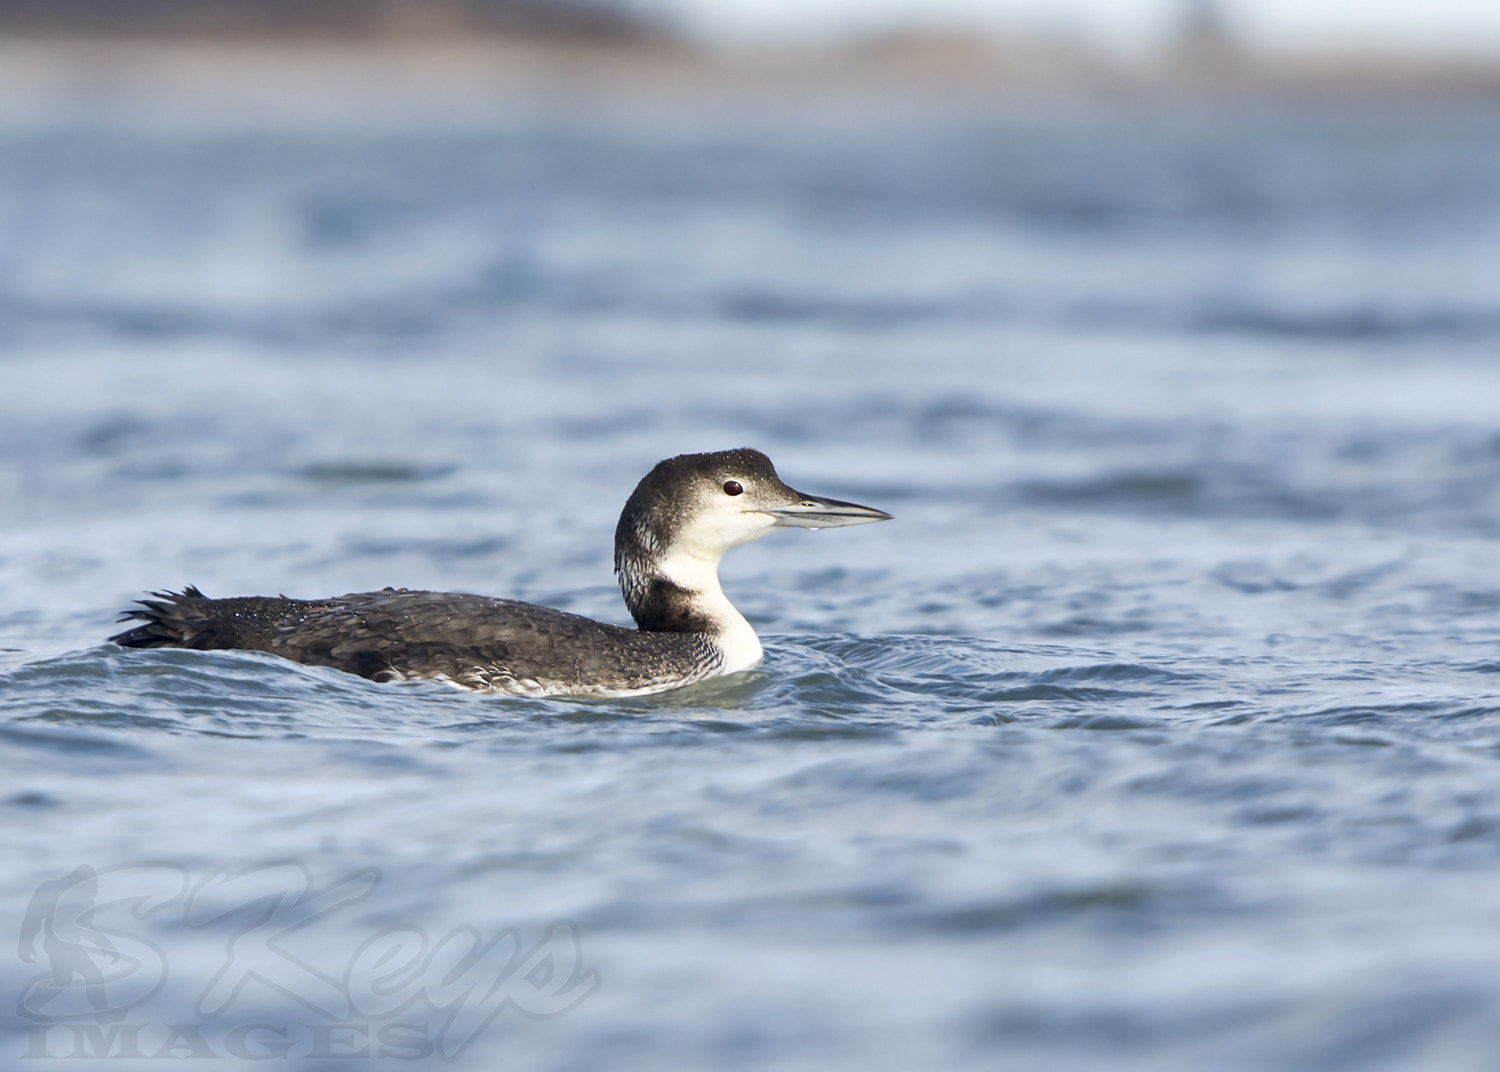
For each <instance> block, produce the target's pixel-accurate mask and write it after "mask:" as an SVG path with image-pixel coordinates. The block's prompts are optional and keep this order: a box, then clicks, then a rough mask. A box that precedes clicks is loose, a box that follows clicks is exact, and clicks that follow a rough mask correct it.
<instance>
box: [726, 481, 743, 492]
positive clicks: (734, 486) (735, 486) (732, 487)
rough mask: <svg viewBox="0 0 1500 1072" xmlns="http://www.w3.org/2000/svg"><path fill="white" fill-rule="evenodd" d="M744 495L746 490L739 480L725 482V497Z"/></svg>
mask: <svg viewBox="0 0 1500 1072" xmlns="http://www.w3.org/2000/svg"><path fill="white" fill-rule="evenodd" d="M744 493H745V489H744V487H743V485H741V484H740V482H739V481H738V480H726V481H724V494H725V495H743V494H744Z"/></svg>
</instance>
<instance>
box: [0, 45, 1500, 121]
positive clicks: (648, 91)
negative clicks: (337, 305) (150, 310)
mask: <svg viewBox="0 0 1500 1072" xmlns="http://www.w3.org/2000/svg"><path fill="white" fill-rule="evenodd" d="M1287 98H1291V99H1313V100H1336V101H1360V100H1375V101H1388V100H1392V99H1396V100H1402V99H1415V100H1422V99H1433V98H1438V99H1454V98H1457V99H1465V100H1478V101H1483V102H1490V101H1500V63H1497V64H1490V63H1484V62H1480V61H1462V60H1441V59H1439V60H1423V59H1416V58H1408V57H1391V56H1374V55H1345V56H1336V55H1328V56H1316V57H1299V58H1287V57H1265V56H1256V55H1251V54H1248V53H1245V52H1242V51H1240V50H1237V49H1234V48H1232V47H1229V46H1226V45H1223V44H1220V43H1218V42H1206V43H1202V42H1200V43H1192V42H1189V43H1188V44H1187V45H1185V46H1182V47H1179V48H1177V49H1175V50H1171V51H1169V52H1167V53H1165V54H1163V55H1161V56H1158V57H1155V58H1153V59H1149V60H1136V61H1134V62H1131V61H1126V60H1122V59H1119V58H1117V57H1111V56H1107V55H1104V54H1102V53H1100V52H1097V51H1094V50H1090V49H1088V48H1086V47H1083V46H1081V45H1079V44H1077V43H1070V42H1067V41H1027V40H1017V41H1013V42H995V41H991V40H989V39H984V38H976V37H972V36H968V35H963V34H951V35H944V34H926V33H899V34H889V35H884V36H879V37H869V38H864V39H859V40H853V41H849V42H844V43H842V44H839V45H837V46H827V47H822V48H814V47H811V46H809V47H783V48H770V47H764V48H757V49H743V50H724V49H714V48H710V47H707V46H703V45H699V44H695V43H689V42H685V41H683V40H681V39H679V38H675V37H672V36H669V35H655V36H653V35H643V36H641V37H639V38H636V39H629V40H611V41H604V40H598V39H567V38H545V37H535V36H525V35H480V36H477V37H474V38H471V39H454V38H449V37H444V36H441V35H440V36H434V37H425V38H424V37H420V36H418V37H411V38H401V39H396V38H381V39H367V40H355V39H345V40H334V39H327V38H316V39H312V38H305V39H297V40H269V39H265V38H257V39H251V38H196V39H187V38H180V37H174V38H158V39H145V38H120V37H114V38H111V37H100V36H91V37H85V36H79V37H67V36H58V35H52V34H47V35H35V36H17V35H10V36H3V37H0V121H16V120H20V121H26V120H31V119H36V118H59V117H69V118H76V119H107V118H111V117H129V116H133V115H145V116H179V117H183V118H190V117H193V116H204V117H215V118H222V119H232V118H235V117H242V118H246V119H252V120H282V119H284V120H298V119H301V120H316V119H329V120H341V121H359V120H368V121H373V122H381V121H390V120H400V119H406V118H430V119H436V120H441V119H444V118H446V119H449V120H454V121H464V120H482V119H485V118H487V117H494V116H497V115H503V114H505V113H507V112H514V111H518V110H519V111H532V110H535V109H536V108H545V109H554V110H562V111H579V112H583V113H586V114H590V115H592V114H612V113H618V112H629V111H632V110H645V111H649V112H651V113H653V114H657V113H660V112H662V111H663V110H665V111H667V112H671V111H679V112H683V113H685V114H693V113H697V112H704V111H707V112H710V113H711V112H715V111H720V110H722V109H723V108H726V107H728V108H737V107H743V108H748V109H751V110H757V111H771V112H781V111H783V110H784V109H787V108H793V109H795V110H796V111H798V112H804V111H805V113H806V114H809V115H812V114H821V113H826V112H830V111H832V112H842V111H845V110H853V111H868V110H869V109H870V108H872V107H874V108H877V109H878V108H880V107H882V106H888V107H891V108H897V109H899V108H901V107H903V106H912V107H917V108H927V107H930V106H949V107H959V108H962V109H964V110H973V109H981V110H982V109H985V108H994V109H996V110H1000V111H1008V110H1015V109H1018V108H1020V109H1026V108H1030V107H1033V106H1037V105H1040V104H1053V105H1085V106H1094V105H1106V106H1107V105H1115V104H1120V103H1125V104H1129V103H1132V102H1144V103H1148V104H1161V103H1165V104H1169V105H1170V104H1178V103H1180V104H1186V105H1194V104H1200V103H1210V104H1212V103H1221V104H1222V103H1228V104H1234V103H1258V102H1273V103H1274V102H1276V101H1280V100H1284V99H1287Z"/></svg>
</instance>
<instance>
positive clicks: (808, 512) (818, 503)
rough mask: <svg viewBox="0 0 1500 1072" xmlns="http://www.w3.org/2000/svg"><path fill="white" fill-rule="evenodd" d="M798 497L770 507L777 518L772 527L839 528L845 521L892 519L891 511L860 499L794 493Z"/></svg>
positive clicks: (848, 523) (858, 521)
mask: <svg viewBox="0 0 1500 1072" xmlns="http://www.w3.org/2000/svg"><path fill="white" fill-rule="evenodd" d="M794 494H795V495H796V496H797V499H798V501H797V502H794V503H789V504H788V505H786V506H778V507H775V508H773V509H770V510H767V511H766V513H768V514H770V515H771V516H772V517H774V518H775V519H776V523H775V524H774V525H773V526H772V527H773V528H782V529H784V528H794V529H837V528H843V527H844V526H846V525H868V524H869V523H870V522H872V521H889V520H890V519H891V515H890V514H888V513H886V512H885V511H884V510H876V509H873V508H872V507H869V506H860V505H858V504H857V503H851V502H840V501H839V500H838V499H820V498H818V497H817V496H816V495H803V494H802V493H801V492H800V491H799V492H795V493H794Z"/></svg>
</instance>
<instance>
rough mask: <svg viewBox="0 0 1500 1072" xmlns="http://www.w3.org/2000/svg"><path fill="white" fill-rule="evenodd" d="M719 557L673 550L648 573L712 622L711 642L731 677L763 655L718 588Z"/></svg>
mask: <svg viewBox="0 0 1500 1072" xmlns="http://www.w3.org/2000/svg"><path fill="white" fill-rule="evenodd" d="M722 557H723V553H722V552H719V553H718V554H715V553H713V552H711V551H698V550H693V549H690V548H673V549H672V550H671V551H669V552H668V553H667V555H666V556H665V557H663V558H662V559H660V560H659V561H657V562H656V563H654V568H653V570H652V572H653V573H654V574H655V575H656V576H658V577H660V578H661V579H662V580H665V581H670V582H672V583H673V584H675V585H676V586H677V587H679V588H683V589H686V590H687V591H688V592H690V593H691V594H692V595H691V598H692V603H693V607H694V609H695V610H697V611H698V612H699V613H700V614H702V615H703V616H704V617H705V618H707V619H708V620H709V621H711V622H713V623H714V630H713V634H712V635H713V638H714V642H715V643H716V644H717V645H718V646H719V650H721V651H722V652H723V653H724V670H723V672H724V673H726V674H733V673H738V672H739V671H741V670H750V669H753V668H754V667H756V666H759V665H760V661H761V658H762V656H763V655H764V652H763V650H762V648H761V646H760V638H759V637H757V636H756V635H755V630H754V629H753V628H751V626H750V623H749V622H747V621H746V620H745V616H744V615H743V614H741V613H740V612H739V611H738V610H736V609H735V607H734V604H733V603H731V602H729V597H728V596H726V595H725V594H724V589H723V588H721V587H720V586H719V560H720V558H722Z"/></svg>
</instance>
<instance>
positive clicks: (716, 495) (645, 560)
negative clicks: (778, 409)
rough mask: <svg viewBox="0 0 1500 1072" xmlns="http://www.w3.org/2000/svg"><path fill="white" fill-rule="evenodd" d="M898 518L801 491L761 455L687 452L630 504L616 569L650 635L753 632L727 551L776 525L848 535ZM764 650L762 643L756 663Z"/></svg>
mask: <svg viewBox="0 0 1500 1072" xmlns="http://www.w3.org/2000/svg"><path fill="white" fill-rule="evenodd" d="M890 516H891V515H890V514H887V513H886V512H885V511H883V510H874V509H871V508H870V507H868V506H859V505H857V504H855V503H849V502H841V501H839V500H838V499H826V498H823V497H821V496H817V495H806V494H804V493H802V492H800V491H795V490H793V489H792V488H789V487H787V485H786V484H784V483H782V481H781V478H780V477H778V476H777V475H776V469H775V467H774V466H773V465H772V464H771V459H770V458H767V457H766V456H765V455H764V454H762V453H761V452H760V451H758V450H750V449H749V448H742V449H740V450H721V451H717V452H715V453H712V454H680V455H678V456H677V457H675V458H668V459H667V460H666V461H664V462H659V463H658V464H657V465H656V467H655V468H654V469H652V470H651V472H649V473H647V474H646V476H645V477H644V478H643V479H642V480H641V482H640V483H639V484H638V485H636V489H635V491H634V492H633V493H632V494H631V496H630V499H629V501H627V502H626V503H625V509H624V510H623V511H622V512H621V514H620V523H619V525H617V526H616V527H615V572H616V573H617V574H619V577H620V588H621V590H622V591H623V592H624V594H625V604H626V606H628V607H629V608H630V614H631V617H633V618H634V619H635V621H636V624H637V625H638V626H639V627H640V628H642V629H648V630H665V631H673V632H703V633H715V634H723V633H724V632H725V631H726V630H731V629H739V628H740V627H743V629H744V630H749V628H750V627H749V624H748V623H746V622H745V620H744V619H743V618H742V617H740V615H739V613H738V612H737V611H736V610H735V609H734V607H733V606H731V605H730V603H729V601H728V600H727V599H726V598H725V597H724V593H723V591H722V589H720V588H719V559H721V558H723V557H724V552H725V551H728V550H729V549H730V548H731V547H738V546H739V545H740V544H742V543H749V542H750V541H751V540H758V539H760V538H761V537H762V536H764V535H766V534H767V533H768V532H770V531H771V530H772V529H776V528H807V529H821V528H840V527H843V526H846V525H863V524H867V523H869V522H871V521H886V520H889V519H890ZM753 636H754V634H753V633H752V634H751V638H752V639H753ZM759 650H760V645H759V642H758V641H757V642H755V657H756V660H757V661H758V659H759Z"/></svg>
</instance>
